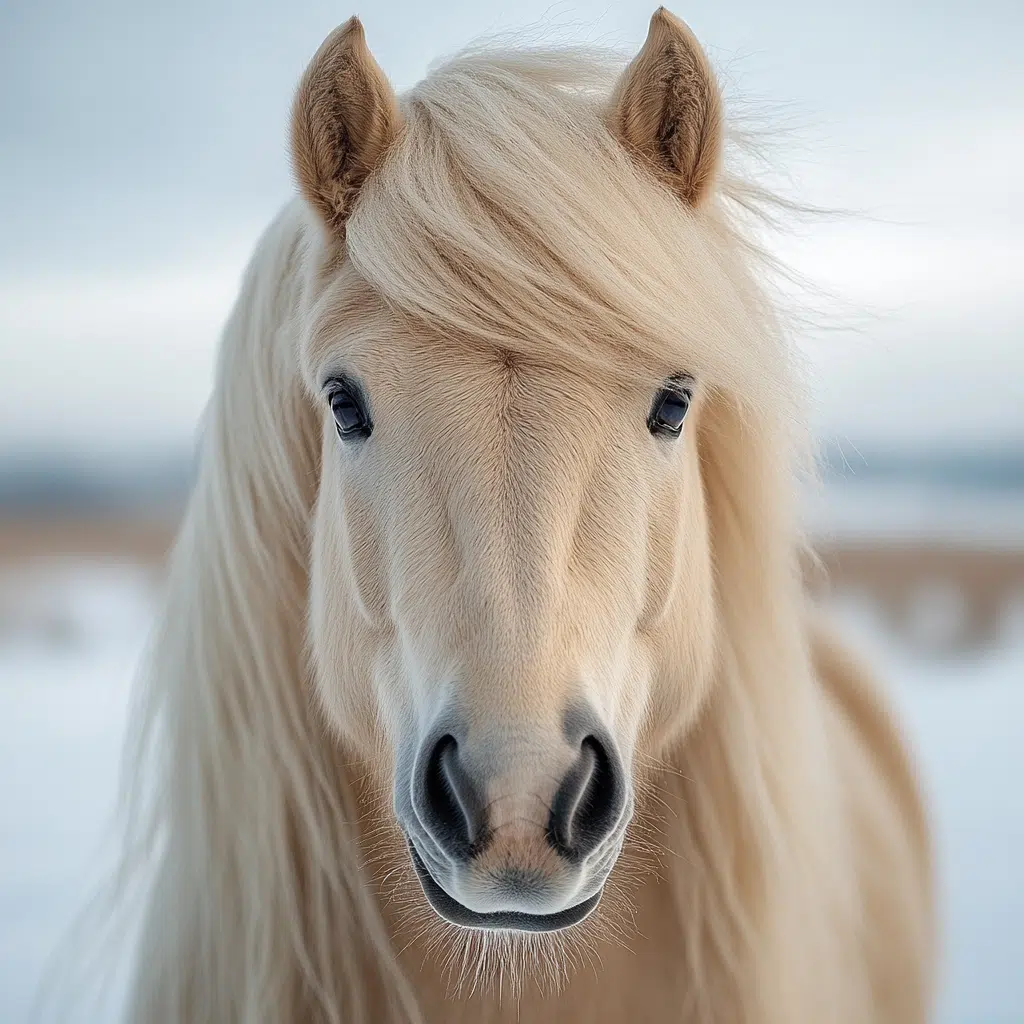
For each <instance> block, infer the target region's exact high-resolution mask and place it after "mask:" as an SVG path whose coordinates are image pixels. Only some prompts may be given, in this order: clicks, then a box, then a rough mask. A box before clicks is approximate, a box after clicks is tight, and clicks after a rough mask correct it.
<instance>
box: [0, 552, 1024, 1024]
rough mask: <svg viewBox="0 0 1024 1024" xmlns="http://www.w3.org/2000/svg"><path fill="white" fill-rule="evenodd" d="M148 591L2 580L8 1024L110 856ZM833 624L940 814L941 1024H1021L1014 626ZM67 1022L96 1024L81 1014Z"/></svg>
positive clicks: (1019, 714)
mask: <svg viewBox="0 0 1024 1024" xmlns="http://www.w3.org/2000/svg"><path fill="white" fill-rule="evenodd" d="M148 594H149V590H148V581H147V580H146V578H145V577H144V576H142V575H141V574H140V573H139V572H138V571H136V570H134V569H130V568H116V567H115V568H97V567H95V566H91V567H90V566H87V565H83V566H79V567H70V568H68V567H66V566H65V567H56V568H55V569H54V575H52V576H49V577H43V578H40V579H36V580H35V581H32V580H18V581H15V582H13V583H12V581H11V580H7V581H6V582H5V581H3V580H0V1021H3V1022H5V1024H22V1022H24V1021H27V1020H29V1010H30V1006H31V1002H32V996H33V991H34V990H35V989H36V988H37V987H38V982H39V979H40V977H41V974H42V971H43V967H44V963H45V962H46V960H47V957H48V955H49V954H50V952H51V951H52V950H53V948H54V945H55V943H56V942H57V941H58V940H59V939H60V938H61V937H62V935H63V934H64V932H65V930H66V928H67V927H68V924H69V922H70V921H71V920H72V918H73V916H74V914H75V912H76V911H77V910H78V909H80V908H81V906H82V904H83V902H84V900H85V899H86V897H87V895H88V894H89V890H90V885H91V883H92V881H93V880H94V879H95V878H96V876H97V873H98V871H99V870H100V868H101V866H102V864H103V863H104V862H105V860H106V859H107V858H108V857H109V853H110V834H109V831H108V829H107V828H106V827H105V825H106V823H108V822H109V820H110V816H111V814H112V812H113V808H114V787H115V778H116V772H117V761H118V755H119V745H120V740H121V736H122V731H123V727H124V722H125V715H126V702H127V697H128V683H129V679H130V675H131V670H132V666H133V663H134V661H135V659H136V657H137V656H138V653H139V650H140V648H141V643H142V640H143V636H144V633H145V627H146V623H147V619H148V614H149V604H148ZM844 617H845V618H846V619H847V621H848V625H849V629H850V631H851V632H852V633H853V634H854V635H855V636H856V637H857V638H858V639H859V641H860V643H861V646H862V647H863V648H864V649H866V650H867V651H868V652H869V654H870V655H871V656H872V657H873V659H874V661H875V663H876V665H877V666H878V667H879V669H880V670H881V671H882V672H883V673H884V674H885V676H886V677H887V678H888V679H889V680H891V682H892V686H893V691H894V693H895V695H896V698H897V700H898V702H899V704H900V706H901V708H902V710H903V713H904V718H905V721H906V723H907V725H908V727H909V729H910V732H911V734H912V736H913V739H914V741H915V743H916V746H917V749H918V752H919V755H920V758H921V761H922V763H923V766H924V771H925V774H926V778H927V784H928V788H929V791H930V794H931V798H932V801H933V807H934V814H935V819H936V829H937V834H938V843H939V868H940V872H941V884H942V897H943V914H944V917H945V926H946V935H945V944H946V952H945V966H944V971H943V980H944V984H943V995H942V1001H941V1013H940V1017H939V1020H940V1021H941V1022H942V1024H1011V1022H1016V1024H1020V1022H1024V623H1020V624H1019V625H1020V627H1021V628H1018V629H1017V630H1014V631H1012V632H1013V635H1010V636H1008V637H1007V640H1006V643H1005V645H1003V646H1002V647H1000V648H999V649H997V650H992V651H989V652H986V653H984V654H981V655H975V656H972V657H971V658H970V659H964V660H957V661H954V660H948V659H947V660H940V661H923V660H921V659H920V658H916V657H914V656H913V655H911V654H909V653H907V652H904V651H901V650H900V649H898V648H897V647H895V646H893V644H892V642H891V641H889V640H886V639H883V634H882V632H881V630H879V629H878V628H877V627H876V625H875V624H874V623H873V621H872V618H871V615H870V609H866V608H864V607H862V606H856V607H852V608H848V609H845V610H844ZM105 840H106V841H105ZM59 974H60V971H59V970H58V972H57V975H58V976H59ZM65 1019H66V1018H65ZM73 1019H74V1020H76V1021H78V1020H81V1021H83V1022H88V1024H102V1022H101V1021H100V1020H99V1019H98V1017H97V1016H96V1013H95V1011H85V1010H83V1009H82V1008H79V1010H78V1012H77V1013H76V1015H75V1016H74V1018H73Z"/></svg>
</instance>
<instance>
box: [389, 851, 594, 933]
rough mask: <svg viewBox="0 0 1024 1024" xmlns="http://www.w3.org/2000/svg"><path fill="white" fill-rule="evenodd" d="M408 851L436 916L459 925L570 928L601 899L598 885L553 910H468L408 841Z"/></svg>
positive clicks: (503, 928) (494, 928)
mask: <svg viewBox="0 0 1024 1024" xmlns="http://www.w3.org/2000/svg"><path fill="white" fill-rule="evenodd" d="M409 854H410V856H411V857H412V863H413V866H414V867H415V868H416V875H417V877H418V878H419V880H420V885H421V886H422V887H423V894H424V895H425V896H426V897H427V902H428V903H429V904H430V905H431V907H433V908H434V911H435V912H436V913H437V914H438V916H439V917H441V918H443V919H444V920H445V921H447V922H448V923H449V924H455V925H459V926H460V927H462V928H479V929H484V930H489V931H515V932H557V931H562V930H563V929H565V928H571V927H572V926H573V925H575V924H579V923H580V922H581V921H582V920H584V919H585V918H587V917H589V916H590V914H591V912H592V911H593V910H594V908H595V907H596V906H597V904H598V903H599V902H600V900H601V893H602V892H603V889H598V891H597V892H595V893H594V895H593V896H589V897H588V898H587V899H585V900H583V902H582V903H577V904H576V906H574V907H567V908H566V909H565V910H559V911H558V912H557V913H554V914H530V913H525V912H519V911H515V910H499V911H495V912H493V913H489V914H482V913H479V912H478V911H476V910H470V909H469V907H466V906H463V905H462V904H461V903H460V902H459V901H458V900H457V899H455V898H454V897H453V896H450V895H449V894H448V893H447V892H445V890H444V889H442V888H441V886H440V885H439V884H438V883H437V882H436V881H435V880H434V876H433V875H432V874H431V873H430V871H429V870H428V868H427V866H426V864H424V863H423V859H422V858H421V857H420V855H419V853H417V851H416V847H415V846H414V845H413V843H412V842H411V841H410V842H409Z"/></svg>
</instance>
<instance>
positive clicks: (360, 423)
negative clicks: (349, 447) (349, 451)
mask: <svg viewBox="0 0 1024 1024" xmlns="http://www.w3.org/2000/svg"><path fill="white" fill-rule="evenodd" d="M331 412H332V413H334V423H335V425H336V426H337V428H338V437H340V438H341V439H342V440H343V441H361V440H364V439H365V438H367V437H369V436H370V434H371V433H372V432H373V423H372V422H371V421H370V417H369V416H368V415H367V413H366V410H365V409H364V408H363V403H362V401H361V400H360V398H359V395H358V393H357V391H356V389H355V387H354V386H353V385H352V384H350V383H348V382H347V381H336V382H334V388H333V390H332V391H331Z"/></svg>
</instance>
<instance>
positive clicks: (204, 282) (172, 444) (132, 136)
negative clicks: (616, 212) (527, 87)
mask: <svg viewBox="0 0 1024 1024" xmlns="http://www.w3.org/2000/svg"><path fill="white" fill-rule="evenodd" d="M653 5H654V0H643V2H641V0H619V2H616V3H612V4H607V3H605V2H596V0H579V2H576V3H572V4H569V3H565V4H556V5H554V6H552V5H550V4H549V3H547V2H546V0H543V2H542V0H519V2H509V3H505V2H500V0H439V2H436V3H433V4H431V5H429V8H428V7H425V6H421V5H420V4H418V3H413V2H410V0H392V2H390V3H387V4H384V3H380V4H375V5H374V6H373V8H372V9H363V10H359V11H357V13H359V14H360V16H361V17H362V18H363V21H364V24H365V26H366V30H367V35H368V39H369V42H370V45H371V48H372V49H373V50H374V53H375V55H376V57H377V59H378V61H379V62H380V64H381V65H382V66H383V67H384V68H385V70H386V71H387V72H388V73H389V74H390V75H391V77H392V80H393V81H394V83H395V84H396V86H398V87H399V88H401V87H406V86H409V85H411V84H413V83H414V82H415V81H416V80H418V79H419V78H420V77H421V76H422V75H423V73H424V72H425V70H426V68H427V66H428V63H429V62H431V61H433V60H434V59H436V58H438V57H441V56H443V55H444V54H446V53H450V52H452V51H453V50H455V49H457V48H458V47H460V46H462V45H464V44H466V43H467V42H469V41H470V40H472V39H474V38H475V37H477V36H479V35H481V34H487V33H492V32H495V31H500V30H505V29H509V28H524V27H530V26H532V27H531V28H530V31H531V33H532V34H533V35H534V36H536V37H540V36H544V37H545V38H548V39H552V38H553V39H556V40H563V41H566V40H578V41H587V42H592V43H602V44H608V45H614V46H624V47H629V48H636V47H638V46H639V44H640V43H641V42H642V39H643V37H644V35H645V33H646V27H647V20H648V18H649V16H650V14H651V13H652V10H653ZM351 13H353V11H352V9H350V8H349V7H346V6H344V5H341V6H339V5H338V3H337V2H331V3H327V2H323V0H289V2H287V3H286V2H284V0H245V2H242V0H178V2H176V3H174V4H156V3H145V2H138V0H134V2H133V0H3V2H0V1020H3V1021H5V1022H10V1024H17V1022H21V1021H23V1020H25V1019H27V1015H28V1010H29V1005H30V1000H31V995H32V991H33V987H34V986H35V985H36V982H37V980H38V978H39V975H40V971H41V969H42V965H43V963H44V960H45V958H46V955H47V953H48V952H49V951H50V950H51V949H52V947H53V945H54V943H55V942H56V941H57V939H58V938H59V937H60V936H61V934H62V931H63V929H65V928H66V926H67V924H68V922H69V921H70V920H71V919H72V917H73V915H74V913H75V912H76V911H77V910H78V909H79V908H80V907H81V905H82V903H83V901H84V900H85V898H86V897H87V895H88V892H89V885H90V884H91V881H92V880H94V879H95V878H96V877H97V875H98V873H99V872H100V871H101V870H102V868H103V866H104V864H105V863H106V862H107V859H108V858H109V856H110V843H111V839H110V830H109V822H110V815H111V813H112V811H113V803H114V792H115V789H114V787H115V776H116V769H117V758H118V754H119V745H120V742H121V737H122V730H123V726H124V720H125V713H126V707H127V700H128V687H129V682H130V678H131V672H132V667H133V664H134V662H135V659H136V657H137V656H138V653H139V650H140V648H141V645H142V643H143V641H144V638H145V633H146V627H147V623H148V621H149V617H150V615H151V609H152V601H153V596H154V592H155V588H156V587H157V586H158V585H159V580H160V574H161V564H162V560H163V557H164V554H165V551H166V549H167V546H168V543H169V541H170V539H171V537H172V535H173V531H174V528H175V524H176V521H177V518H178V516H179V514H180V511H181V508H182V506H183V503H184V500H185V496H186V493H187V487H188V481H189V473H190V464H191V454H192V443H193V430H194V426H195V423H196V420H197V418H198V416H199V414H200V412H201V409H202V406H203V403H204V401H205V398H206V395H207V393H208V391H209V388H210V383H211V372H212V366H213V359H214V353H215V349H216V344H217V338H218V332H219V329H220V326H221V324H222V323H223V321H224V319H225V317H226V315H227V313H228V310H229V308H230V305H231V303H232V301H233V299H234V296H235V292H236V288H237V285H238V282H239V277H240V274H241V271H242V269H243V266H244V264H245V261H246V260H247V259H248V256H249V254H250V252H251V250H252V248H253V245H254V242H255V241H256V238H257V235H258V234H259V232H260V231H261V230H262V228H263V226H264V225H265V224H266V223H267V221H268V220H269V219H270V218H271V217H272V216H273V215H274V213H275V212H276V210H277V209H278V208H279V206H280V205H281V204H282V203H283V202H284V201H285V200H286V199H287V197H288V196H289V195H290V194H291V191H292V185H291V181H290V176H289V169H288V163H287V152H286V137H287V136H286V124H287V114H288V107H289V104H290V100H291V95H292V90H293V88H294V86H295V84H296V82H297V80H298V77H299V75H300V74H301V72H302V69H303V67H304V66H305V63H306V62H307V61H308V59H309V58H310V56H311V55H312V53H313V51H314V50H315V49H316V47H317V46H318V45H319V43H320V41H321V40H322V38H323V37H324V36H325V35H326V34H327V33H328V31H330V29H332V28H333V27H334V26H335V25H337V24H338V23H340V22H341V21H343V20H345V18H347V17H348V16H349V15H350V14H351ZM675 13H677V14H679V15H680V16H682V17H684V18H685V19H687V20H688V21H689V23H690V24H691V26H692V27H693V28H694V30H695V31H696V32H697V34H698V36H699V37H700V39H701V40H702V41H703V42H704V43H705V44H706V46H707V47H708V49H709V52H710V53H711V55H712V57H713V59H714V61H715V63H716V65H717V67H718V68H719V69H720V71H721V73H722V76H723V80H724V82H725V86H726V94H727V99H728V101H729V105H730V109H731V110H732V111H734V112H736V113H738V114H746V115H747V116H749V115H750V114H751V113H753V114H755V115H756V120H757V124H758V125H759V126H762V127H763V126H765V125H772V124H774V125H777V126H778V127H779V128H780V129H781V130H780V131H779V132H778V133H777V134H776V135H775V136H774V137H773V136H772V135H771V133H769V134H768V141H769V144H770V145H769V149H770V158H771V161H772V164H773V166H775V167H777V168H778V172H777V176H776V181H777V183H781V184H782V185H783V186H784V188H785V190H786V191H787V193H788V194H789V195H791V196H793V197H795V198H799V199H802V200H805V201H808V202H812V203H818V204H822V205H824V206H828V207H842V208H844V209H848V210H853V211H857V213H858V216H855V217H839V218H826V219H822V220H813V219H812V220H810V221H802V222H801V223H800V224H798V225H797V226H796V228H795V230H794V231H793V232H791V233H789V234H787V235H785V236H783V237H781V238H780V239H779V240H778V245H777V248H778V250H779V252H780V254H781V255H782V257H783V258H784V259H785V260H787V261H788V262H789V264H790V265H791V266H792V267H794V268H795V269H796V270H797V271H799V272H802V273H805V274H806V275H808V276H809V278H810V279H811V280H813V282H814V284H815V285H816V286H817V287H818V289H819V290H817V291H816V292H815V293H814V295H813V303H814V308H815V310H816V313H817V314H818V315H816V316H815V318H814V324H816V325H817V326H808V328H807V329H806V330H805V331H803V332H802V334H801V339H800V342H801V345H802V346H803V347H804V349H805V351H806V354H807V359H808V367H809V371H810V375H811V377H812V383H813V391H814V398H815V403H814V406H813V410H812V413H813V422H814V426H815V430H816V432H817V435H818V437H819V439H820V441H821V445H822V451H823V467H824V468H823V481H822V483H821V485H820V486H817V487H814V488H808V492H807V496H806V502H805V507H806V515H807V522H808V525H809V528H810V529H811V531H812V532H813V534H814V535H815V537H816V540H817V543H818V547H819V550H820V552H821V554H822V556H823V561H824V564H825V566H826V568H827V569H828V571H829V576H830V579H829V583H828V585H827V586H825V585H824V584H823V582H822V580H821V578H820V577H815V580H814V585H815V586H817V587H818V588H819V589H820V590H821V592H822V598H823V600H826V601H829V602H831V603H832V604H833V605H834V606H835V608H836V610H837V612H838V613H839V614H840V615H841V616H842V617H843V618H844V620H845V622H846V624H847V628H848V631H849V632H850V633H851V634H852V635H853V636H854V637H855V638H856V639H857V640H858V641H859V643H860V645H861V646H862V648H863V649H864V650H865V651H866V652H867V653H868V655H869V656H870V657H871V658H872V659H873V660H874V662H875V664H876V665H877V667H878V669H879V671H880V672H881V673H882V674H883V676H884V678H885V679H886V681H887V684H888V686H889V687H890V688H891V690H892V693H893V695H894V698H895V700H896V701H897V703H898V704H899V706H900V708H901V710H902V713H903V717H904V719H905V722H906V724H907V727H908V730H909V732H910V734H911V737H912V739H913V742H914V743H915V745H916V747H917V750H918V752H919V756H920V759H921V762H922V765H923V770H924V774H925V781H926V785H927V788H928V792H929V797H930V799H931V803H932V808H933V814H934V818H935V825H936V832H937V837H938V843H939V871H940V876H941V878H940V882H941V896H942V913H943V917H944V921H945V928H946V932H945V952H944V963H943V971H942V979H943V986H942V998H941V1009H940V1015H939V1019H940V1020H941V1021H943V1022H946V1024H954V1022H956V1024H1002V1022H1011V1021H1015V1022H1021V1021H1024V969H1022V963H1024V785H1022V783H1024V242H1022V239H1024V73H1022V71H1021V64H1020V48H1021V46H1022V44H1024V7H1022V6H1021V5H1020V3H1019V0H971V2H970V3H968V2H966V0H886V2H884V3H883V2H881V0H862V2H860V3H857V4H842V5H836V4H822V3H819V2H816V0H776V2H775V3H772V4H765V3H763V2H760V0H714V2H711V0H687V2H686V3H685V4H682V3H679V4H678V5H677V6H676V7H675ZM97 1024H98V1022H97Z"/></svg>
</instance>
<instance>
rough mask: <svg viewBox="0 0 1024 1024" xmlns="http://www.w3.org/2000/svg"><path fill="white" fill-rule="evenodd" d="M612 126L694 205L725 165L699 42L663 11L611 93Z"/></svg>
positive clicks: (716, 100) (718, 110)
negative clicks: (721, 166)
mask: <svg viewBox="0 0 1024 1024" xmlns="http://www.w3.org/2000/svg"><path fill="white" fill-rule="evenodd" d="M608 116H609V127H610V128H611V131H612V133H613V134H614V135H615V136H616V137H617V138H618V139H619V140H620V141H621V142H622V143H623V145H624V146H625V147H626V148H627V149H628V150H630V151H631V152H632V153H634V154H635V155H636V156H637V157H639V159H640V160H641V161H642V162H643V164H644V166H646V167H647V168H648V169H649V170H652V171H653V172H654V174H655V175H656V176H657V177H658V179H659V180H660V181H662V182H664V183H665V184H666V185H668V187H669V188H671V189H672V191H673V192H675V193H676V194H677V195H679V196H680V198H682V199H683V201H684V202H686V203H689V204H690V205H692V206H696V205H697V204H698V203H700V202H701V200H702V199H704V198H705V197H706V196H707V195H708V194H709V193H710V191H711V187H712V185H713V183H714V179H715V175H716V173H717V171H718V167H719V164H720V162H721V159H722V134H723V125H722V98H721V94H720V92H719V89H718V82H717V80H716V79H715V74H714V72H713V71H712V69H711V65H710V63H709V62H708V59H707V57H706V55H705V54H704V51H703V50H702V49H701V45H700V43H698V42H697V38H696V36H694V34H693V33H692V32H691V31H690V29H689V28H688V27H687V26H686V25H685V24H684V23H683V22H682V21H680V20H679V19H678V18H677V17H676V16H675V15H673V14H670V13H669V12H668V11H666V10H665V8H664V7H659V8H658V9H657V11H655V12H654V16H653V17H652V18H651V25H650V29H649V30H648V33H647V40H646V41H645V42H644V45H643V47H642V48H641V50H640V52H639V53H638V54H637V55H636V57H635V58H634V59H633V62H632V63H631V64H630V65H629V67H628V68H626V70H625V71H624V72H623V74H622V78H621V79H620V80H619V83H618V85H617V86H616V89H615V92H614V93H613V95H612V99H611V104H610V109H609V115H608Z"/></svg>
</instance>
